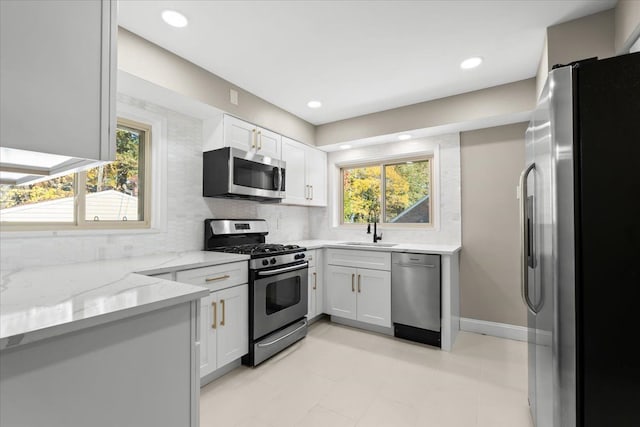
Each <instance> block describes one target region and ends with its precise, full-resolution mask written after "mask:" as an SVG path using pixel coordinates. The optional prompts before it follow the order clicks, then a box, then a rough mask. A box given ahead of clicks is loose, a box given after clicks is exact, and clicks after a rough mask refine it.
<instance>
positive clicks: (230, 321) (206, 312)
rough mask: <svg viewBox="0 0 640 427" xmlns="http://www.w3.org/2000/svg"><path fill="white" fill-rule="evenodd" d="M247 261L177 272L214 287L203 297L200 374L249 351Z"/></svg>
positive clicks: (184, 279)
mask: <svg viewBox="0 0 640 427" xmlns="http://www.w3.org/2000/svg"><path fill="white" fill-rule="evenodd" d="M247 279H248V265H247V262H246V261H241V262H232V263H228V264H220V265H214V266H210V267H200V268H192V269H189V270H182V271H178V272H176V281H178V282H183V283H189V284H192V285H199V286H206V287H207V288H209V289H210V290H211V293H210V294H209V296H208V297H207V298H202V300H201V301H200V303H201V304H200V308H201V313H200V321H201V323H200V326H201V329H200V330H201V336H200V378H202V377H204V376H206V375H208V374H210V373H212V372H213V371H215V370H216V369H219V368H221V367H223V366H225V365H227V364H229V363H231V362H233V361H234V360H237V359H239V358H240V357H242V356H244V355H245V354H247V353H248V352H249V286H248V285H247Z"/></svg>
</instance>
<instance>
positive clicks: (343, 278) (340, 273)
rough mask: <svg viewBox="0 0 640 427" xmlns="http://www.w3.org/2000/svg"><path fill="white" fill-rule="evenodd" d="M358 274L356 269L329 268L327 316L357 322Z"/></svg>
mask: <svg viewBox="0 0 640 427" xmlns="http://www.w3.org/2000/svg"><path fill="white" fill-rule="evenodd" d="M356 272H357V269H355V268H350V267H340V266H336V265H328V266H327V271H326V277H327V281H326V285H327V314H330V315H332V316H338V317H344V318H345V319H351V320H356V317H357V314H356V298H357V295H356Z"/></svg>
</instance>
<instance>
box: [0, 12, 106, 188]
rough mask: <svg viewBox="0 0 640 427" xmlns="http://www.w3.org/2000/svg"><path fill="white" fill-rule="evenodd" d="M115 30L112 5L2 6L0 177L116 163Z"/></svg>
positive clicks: (0, 14)
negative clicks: (7, 173)
mask: <svg viewBox="0 0 640 427" xmlns="http://www.w3.org/2000/svg"><path fill="white" fill-rule="evenodd" d="M116 25H117V18H116V1H115V0H114V1H110V0H102V1H100V0H98V1H64V2H63V1H55V2H53V1H52V2H47V1H38V2H32V1H17V0H11V1H5V0H3V1H0V93H2V96H1V101H0V145H2V147H3V153H2V163H1V164H0V166H1V167H2V170H4V171H5V172H14V173H15V172H21V173H22V174H23V175H21V176H22V177H28V176H33V175H38V174H39V175H40V176H42V175H50V174H54V173H58V172H64V171H66V170H69V169H72V168H74V167H87V166H88V165H91V164H94V163H95V162H96V161H111V160H115V125H116V119H115V88H116V84H115V76H116V29H117V27H116ZM70 129H72V131H70ZM15 149H18V150H28V151H34V152H39V153H48V154H50V155H60V156H65V157H63V158H60V157H56V156H45V157H43V156H42V155H40V156H34V155H32V154H29V153H21V152H19V151H17V152H16V151H14V150H15ZM20 154H23V155H22V156H21V155H20ZM29 174H31V175H29ZM17 180H18V181H19V179H17ZM21 182H24V181H21Z"/></svg>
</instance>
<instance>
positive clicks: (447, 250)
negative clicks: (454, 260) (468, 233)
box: [288, 240, 462, 255]
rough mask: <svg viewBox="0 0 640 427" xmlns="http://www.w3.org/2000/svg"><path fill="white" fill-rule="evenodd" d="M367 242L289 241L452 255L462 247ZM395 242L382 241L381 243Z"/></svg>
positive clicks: (311, 246)
mask: <svg viewBox="0 0 640 427" xmlns="http://www.w3.org/2000/svg"><path fill="white" fill-rule="evenodd" d="M349 241H350V240H349ZM362 242H363V243H367V245H366V246H360V245H347V244H345V243H346V241H344V240H299V241H292V242H288V244H295V245H300V246H302V247H305V248H307V249H320V248H335V249H354V250H362V251H380V252H411V253H428V254H442V255H452V254H454V253H456V252H458V251H460V250H461V249H462V246H460V245H430V244H419V243H398V244H396V245H394V246H376V245H377V244H376V243H373V242H369V241H366V240H362ZM385 243H393V242H384V241H383V242H381V244H385Z"/></svg>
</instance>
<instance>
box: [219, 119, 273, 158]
mask: <svg viewBox="0 0 640 427" xmlns="http://www.w3.org/2000/svg"><path fill="white" fill-rule="evenodd" d="M281 139H282V137H281V136H280V135H279V134H277V133H275V132H272V131H270V130H268V129H264V128H261V127H259V126H256V125H254V124H252V123H249V122H245V121H244V120H240V119H237V118H235V117H233V116H229V115H227V114H225V116H224V146H225V147H235V148H239V149H240V150H243V151H247V152H251V153H256V154H260V155H261V156H267V157H271V158H272V159H277V160H279V159H280V158H281V143H282V141H281Z"/></svg>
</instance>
